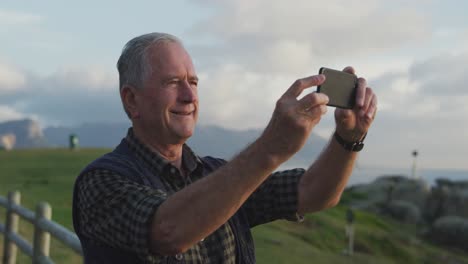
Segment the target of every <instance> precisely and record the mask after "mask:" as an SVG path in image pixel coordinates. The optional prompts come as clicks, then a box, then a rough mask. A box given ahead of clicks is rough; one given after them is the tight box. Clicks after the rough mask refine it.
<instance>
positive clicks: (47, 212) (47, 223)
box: [0, 191, 83, 264]
mask: <svg viewBox="0 0 468 264" xmlns="http://www.w3.org/2000/svg"><path fill="white" fill-rule="evenodd" d="M20 204H21V194H20V193H19V192H18V191H14V192H10V193H8V198H5V197H1V196H0V207H5V208H6V209H7V211H6V217H5V218H6V220H5V224H2V223H1V222H0V233H2V234H3V235H4V240H3V241H4V243H3V260H2V263H3V264H14V263H16V253H17V248H19V249H20V250H21V251H22V252H24V253H25V254H26V255H28V256H30V257H31V258H32V263H34V264H36V263H37V264H53V263H54V262H53V261H52V260H51V259H50V258H49V252H50V236H51V235H52V236H53V237H55V238H56V239H58V240H59V241H60V242H62V243H63V244H64V245H66V246H67V247H69V248H71V249H72V250H73V251H75V252H76V253H78V254H79V255H81V256H82V255H83V250H82V248H81V244H80V241H79V239H78V237H77V236H76V235H75V233H73V232H71V231H70V230H68V229H66V228H65V227H63V226H61V225H60V224H58V223H56V222H54V221H52V220H51V215H52V208H51V207H50V205H49V204H48V203H46V202H40V203H38V204H37V206H36V212H32V211H30V210H28V209H26V208H24V207H22V206H21V205H20ZM19 216H21V217H22V218H23V219H25V220H26V221H28V222H29V223H31V224H33V226H34V238H33V245H31V244H30V243H29V242H28V241H27V240H25V239H24V238H22V237H21V236H20V235H19V234H18V224H19V221H18V220H19Z"/></svg>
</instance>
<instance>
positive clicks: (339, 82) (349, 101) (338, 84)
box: [317, 67, 358, 109]
mask: <svg viewBox="0 0 468 264" xmlns="http://www.w3.org/2000/svg"><path fill="white" fill-rule="evenodd" d="M319 73H320V74H323V75H325V77H326V79H325V82H324V83H322V84H321V85H319V86H318V87H317V92H319V93H324V94H326V95H328V98H329V99H330V101H329V102H328V104H327V105H329V106H334V107H339V108H346V109H352V108H354V105H355V102H356V89H357V82H358V80H357V77H356V75H354V74H350V73H347V72H343V71H338V70H333V69H329V68H325V67H322V68H320V71H319Z"/></svg>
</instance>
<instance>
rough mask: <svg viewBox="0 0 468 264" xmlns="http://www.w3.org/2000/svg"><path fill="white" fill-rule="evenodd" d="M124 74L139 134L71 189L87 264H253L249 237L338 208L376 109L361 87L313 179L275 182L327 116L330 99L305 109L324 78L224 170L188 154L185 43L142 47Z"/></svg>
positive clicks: (191, 122)
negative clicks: (265, 227) (270, 225)
mask: <svg viewBox="0 0 468 264" xmlns="http://www.w3.org/2000/svg"><path fill="white" fill-rule="evenodd" d="M117 68H118V71H119V76H120V96H121V99H122V104H123V107H124V109H125V112H126V113H127V115H128V117H129V118H130V120H131V122H132V128H130V129H129V131H128V134H127V136H126V137H125V138H124V139H123V140H122V142H121V143H120V144H119V145H118V146H117V148H116V149H115V150H114V151H112V152H110V153H108V154H106V155H104V156H103V157H100V158H98V159H97V160H95V161H94V162H92V163H91V164H90V165H88V166H87V167H86V168H85V169H84V170H83V171H82V172H81V174H80V175H79V176H78V178H77V180H76V182H75V189H74V197H73V224H74V227H75V230H76V233H77V235H78V237H79V238H80V240H81V243H82V246H83V251H84V257H85V262H86V263H255V254H254V245H253V240H252V236H251V233H250V228H252V227H254V226H256V225H259V224H263V223H267V222H271V221H274V220H277V219H288V220H293V221H297V220H298V219H300V218H301V216H302V215H304V214H306V213H310V212H316V211H320V210H322V209H325V208H329V207H332V206H334V205H336V204H337V203H338V201H339V199H340V196H341V193H342V192H343V189H344V187H345V185H346V182H347V180H348V177H349V176H350V174H351V172H352V169H353V166H354V162H355V160H356V157H357V152H356V151H355V150H356V149H351V148H349V146H348V145H346V143H353V142H360V141H361V140H363V138H364V137H365V135H366V133H367V131H368V129H369V127H370V125H371V123H372V121H373V118H374V115H375V112H376V109H377V98H376V96H375V95H374V93H373V92H372V90H371V89H370V88H368V87H367V84H366V81H365V79H363V78H360V79H359V82H358V90H357V95H356V107H355V108H354V109H353V110H344V109H336V110H335V120H336V131H335V134H334V136H333V137H332V138H331V139H330V142H329V144H328V145H327V146H326V148H325V149H324V150H323V152H322V153H321V155H320V157H319V158H318V159H317V160H316V161H315V162H313V163H312V165H311V166H310V167H309V168H308V169H307V170H304V169H294V170H288V171H282V172H275V173H273V171H274V170H275V169H276V168H278V166H280V165H281V164H282V163H283V162H285V161H286V160H288V159H289V158H290V157H291V156H293V155H294V154H295V153H296V152H297V151H299V150H300V149H301V148H302V147H303V145H304V143H305V142H306V140H307V138H308V137H309V135H310V133H311V131H312V129H313V128H314V126H315V125H316V124H317V123H318V122H319V121H320V119H321V117H322V115H324V114H325V113H326V111H327V106H326V104H327V102H328V97H327V96H326V95H324V94H319V93H315V92H311V93H308V94H307V95H305V96H304V97H302V98H301V99H297V97H298V96H299V95H300V94H301V93H302V92H303V90H304V89H306V88H309V87H312V86H316V85H320V84H321V83H323V82H324V81H325V76H323V75H314V76H310V77H306V78H303V79H298V80H297V81H296V82H294V83H293V84H292V86H291V87H290V88H289V89H287V91H286V92H285V93H284V95H283V96H282V97H281V98H280V99H279V100H278V101H277V104H276V108H275V110H274V112H273V115H272V117H271V120H270V122H269V124H268V126H267V127H266V128H265V130H264V131H263V133H262V134H261V136H260V137H259V138H258V139H257V140H256V141H254V142H253V143H252V144H250V145H249V146H247V147H246V148H245V149H244V150H243V151H242V152H241V153H239V154H238V155H237V156H235V157H234V158H232V160H230V161H229V162H227V161H225V160H222V159H218V158H214V157H199V156H197V155H196V154H195V153H194V152H193V151H192V150H191V149H190V148H189V147H188V146H187V145H186V144H185V142H186V141H187V139H188V138H189V137H190V136H192V134H193V131H194V128H195V124H196V122H197V117H198V112H199V104H198V95H197V89H198V77H197V74H196V72H195V68H194V66H193V63H192V60H191V58H190V55H189V54H188V53H187V51H186V50H185V49H184V47H183V45H182V43H181V42H180V40H178V39H177V38H176V37H174V36H172V35H169V34H163V33H150V34H146V35H142V36H139V37H136V38H134V39H132V40H130V41H129V42H128V43H127V44H126V46H125V47H124V49H123V51H122V54H121V56H120V58H119V61H118V63H117ZM344 71H347V72H349V73H353V74H354V69H353V68H351V67H347V68H345V69H344ZM218 89H223V87H218ZM361 143H362V142H361Z"/></svg>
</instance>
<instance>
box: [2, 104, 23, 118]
mask: <svg viewBox="0 0 468 264" xmlns="http://www.w3.org/2000/svg"><path fill="white" fill-rule="evenodd" d="M24 117H25V115H24V114H23V113H20V112H18V111H16V110H15V109H13V108H12V107H10V106H7V105H0V122H4V121H10V120H17V119H21V118H24Z"/></svg>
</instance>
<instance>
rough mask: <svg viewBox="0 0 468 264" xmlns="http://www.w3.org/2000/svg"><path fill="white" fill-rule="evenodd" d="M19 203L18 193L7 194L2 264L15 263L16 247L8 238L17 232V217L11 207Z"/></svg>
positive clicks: (19, 196)
mask: <svg viewBox="0 0 468 264" xmlns="http://www.w3.org/2000/svg"><path fill="white" fill-rule="evenodd" d="M20 203H21V194H20V192H18V191H13V192H9V193H8V208H7V213H6V223H5V236H4V240H3V241H4V245H3V263H4V264H15V263H16V252H17V249H16V245H15V243H13V242H12V241H10V239H9V238H8V236H9V235H10V234H13V233H17V232H18V219H19V216H18V214H16V213H15V212H13V209H11V207H12V205H14V204H15V205H19V204H20Z"/></svg>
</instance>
